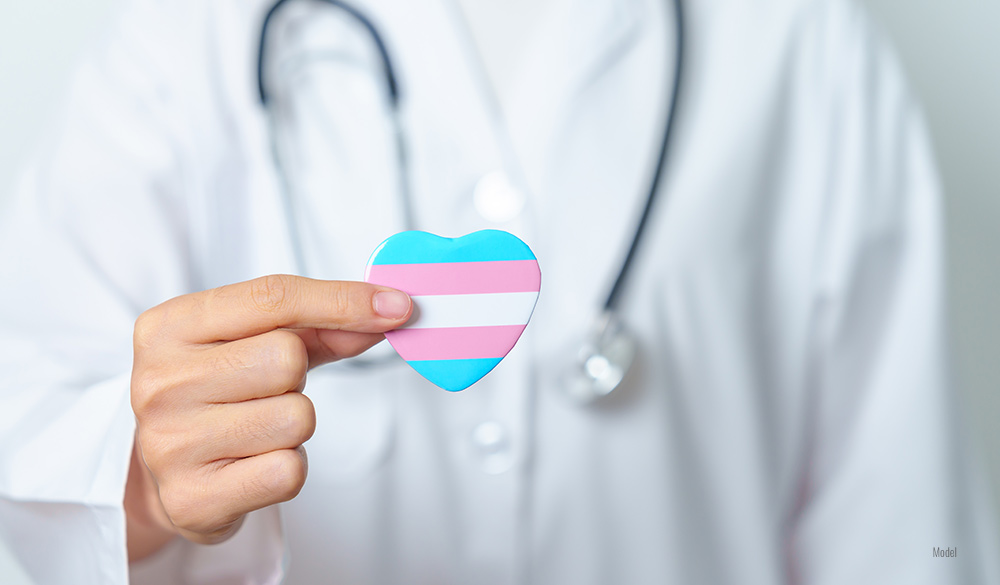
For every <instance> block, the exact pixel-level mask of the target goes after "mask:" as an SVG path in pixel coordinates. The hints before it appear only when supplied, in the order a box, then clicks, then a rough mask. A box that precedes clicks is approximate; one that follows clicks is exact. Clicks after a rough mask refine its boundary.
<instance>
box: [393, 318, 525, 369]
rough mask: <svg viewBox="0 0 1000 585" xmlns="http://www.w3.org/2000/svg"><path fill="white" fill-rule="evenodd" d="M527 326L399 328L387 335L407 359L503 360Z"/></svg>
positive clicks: (400, 353)
mask: <svg viewBox="0 0 1000 585" xmlns="http://www.w3.org/2000/svg"><path fill="white" fill-rule="evenodd" d="M524 327H525V326H524V325H493V326H489V327H438V328H435V329H397V330H395V331H390V332H388V333H386V334H385V337H386V339H388V340H389V343H391V344H392V346H393V347H394V348H396V351H397V352H399V355H400V356H402V357H403V359H404V360H408V361H410V360H471V359H480V358H502V357H504V356H506V355H507V352H509V351H510V349H511V348H512V347H514V344H515V343H517V340H518V338H519V337H521V332H522V331H524Z"/></svg>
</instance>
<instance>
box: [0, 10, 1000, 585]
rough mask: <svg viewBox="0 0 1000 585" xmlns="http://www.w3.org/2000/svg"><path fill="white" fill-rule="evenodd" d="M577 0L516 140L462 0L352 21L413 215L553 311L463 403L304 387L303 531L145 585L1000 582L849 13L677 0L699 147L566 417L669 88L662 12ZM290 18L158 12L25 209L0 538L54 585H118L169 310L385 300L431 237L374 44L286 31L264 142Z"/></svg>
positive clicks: (528, 70) (348, 34) (13, 302)
mask: <svg viewBox="0 0 1000 585" xmlns="http://www.w3.org/2000/svg"><path fill="white" fill-rule="evenodd" d="M576 4H577V3H571V2H569V1H568V0H554V1H553V3H552V9H551V14H552V18H551V19H549V20H547V21H546V24H545V27H544V30H545V31H546V34H545V35H540V36H539V37H538V42H537V44H536V46H535V47H534V49H533V50H532V53H531V56H532V58H531V59H529V60H526V61H525V63H524V67H523V69H522V70H521V71H520V73H519V75H518V77H517V79H516V81H514V82H513V83H512V84H511V87H510V88H509V92H510V93H509V96H510V97H509V100H508V101H507V102H506V103H505V110H506V114H507V116H506V128H501V127H499V125H498V117H497V116H496V111H495V109H491V106H490V104H489V99H490V98H489V96H488V94H487V92H486V90H485V88H484V87H483V84H482V83H481V77H482V76H481V75H477V74H476V69H475V66H474V63H473V62H471V61H470V60H469V59H468V58H467V56H468V53H469V51H470V47H469V46H468V44H467V43H466V41H464V40H463V39H464V38H465V37H464V35H462V34H461V33H460V32H459V26H460V25H459V23H456V21H455V19H454V14H453V11H452V10H451V8H449V5H448V4H447V2H446V1H445V0H421V1H416V0H386V1H384V2H374V1H372V2H363V3H360V5H361V6H362V7H364V8H365V9H366V11H367V12H369V13H371V14H372V15H373V17H374V19H375V21H376V23H377V25H378V26H379V29H380V30H381V31H382V32H383V34H384V35H385V37H386V40H387V43H388V45H389V50H390V51H391V52H392V54H393V56H394V57H395V58H396V61H397V66H398V68H399V73H400V84H401V88H402V90H403V91H404V92H405V93H404V103H403V123H404V126H405V128H406V136H407V138H408V143H407V150H408V153H409V158H410V161H411V165H412V170H413V171H412V179H413V181H412V185H411V190H412V193H413V202H414V208H415V211H416V221H417V227H419V228H420V229H424V230H427V231H431V232H435V233H439V234H441V235H460V234H463V233H467V232H470V231H474V230H476V229H481V228H486V227H498V228H501V229H506V230H508V231H511V232H513V233H515V234H516V235H518V236H519V237H520V238H522V239H523V240H524V241H526V242H527V243H528V244H529V245H530V246H531V247H532V249H533V250H534V251H535V252H536V254H537V256H538V259H539V263H540V265H541V268H542V273H543V281H544V286H543V290H542V293H541V295H540V297H539V300H538V305H537V307H536V309H535V314H534V317H533V319H532V322H531V324H530V325H529V326H528V328H527V330H526V331H525V334H524V337H523V338H522V340H521V342H520V343H519V344H518V345H517V346H516V347H515V348H514V350H513V351H512V352H511V354H510V355H509V356H508V358H507V359H506V360H504V362H503V363H501V365H500V366H498V367H497V368H496V369H495V370H494V371H493V372H492V373H491V374H490V375H489V376H487V377H486V378H485V379H484V380H483V381H481V382H480V383H478V384H477V385H475V386H474V387H473V388H471V389H469V390H467V391H464V392H461V393H457V394H452V393H446V392H443V391H441V390H439V389H437V388H435V387H433V386H431V385H430V384H428V383H426V382H424V381H422V379H420V378H419V376H417V375H416V374H415V373H413V372H412V371H411V370H409V369H408V368H407V367H406V366H405V365H403V364H401V362H400V360H398V359H397V360H393V361H392V362H391V363H388V364H383V365H382V366H380V367H379V368H377V369H371V370H363V369H350V368H343V367H339V368H338V367H332V368H325V369H321V370H318V371H316V372H313V373H312V374H310V380H309V384H308V388H307V394H308V395H309V396H310V397H311V398H312V400H313V401H314V403H315V405H316V411H317V418H318V428H317V432H316V434H315V436H314V437H313V439H312V440H310V441H309V443H308V444H307V448H308V450H309V453H310V477H309V479H308V482H307V484H306V486H305V488H304V489H303V490H302V492H301V494H300V495H299V497H298V498H296V499H295V500H294V501H292V502H290V503H289V504H287V505H284V506H282V508H281V515H282V519H281V522H279V521H278V516H277V510H274V509H269V510H264V511H262V512H260V513H258V514H254V515H253V517H252V518H251V519H249V520H248V522H247V523H246V525H245V526H244V527H243V528H242V529H241V530H240V532H239V534H238V535H237V536H236V537H235V538H233V539H232V540H231V541H229V542H227V543H225V544H223V545H220V546H217V547H199V546H196V545H192V544H188V543H186V542H181V541H178V542H176V543H174V544H172V545H171V546H170V547H168V549H166V550H165V551H163V553H162V554H161V555H160V556H159V557H158V558H155V559H153V560H152V561H150V563H148V564H146V565H145V566H142V567H136V568H135V569H134V571H133V573H134V582H135V583H276V582H278V581H279V580H280V579H281V576H282V573H283V571H284V570H285V569H284V567H285V566H286V565H287V578H286V582H287V583H289V584H291V585H299V584H314V583H318V582H322V583H397V582H398V583H425V582H426V583H431V582H433V583H438V584H447V583H481V584H493V583H498V584H511V583H575V584H580V585H587V584H597V583H720V584H721V583H738V584H772V583H773V584H778V583H804V584H810V585H825V584H829V585H842V584H844V583H907V584H915V585H922V584H926V585H931V584H933V585H942V584H959V583H969V584H972V583H997V582H1000V576H998V569H997V562H996V561H997V559H996V551H997V550H998V546H997V541H996V539H995V537H994V534H993V531H992V526H991V522H990V519H991V518H992V512H991V511H990V510H989V509H988V508H987V507H986V505H985V503H984V501H985V500H984V498H983V491H982V487H983V486H982V485H981V483H980V482H979V480H978V479H977V475H976V473H975V471H974V469H975V466H974V465H973V464H972V462H971V461H970V460H969V458H968V457H967V455H966V449H965V446H964V437H963V436H962V423H961V418H960V416H959V413H958V412H957V410H956V408H955V405H954V398H955V397H954V396H953V392H952V390H951V387H950V384H949V381H948V371H947V361H946V356H945V341H944V340H945V330H944V323H943V322H942V311H941V307H942V297H941V278H942V274H941V253H940V245H941V235H940V233H939V223H940V210H939V208H938V186H937V179H936V177H935V174H934V169H933V163H932V161H931V158H930V154H929V152H930V149H929V146H928V142H927V137H926V135H925V131H924V129H923V125H922V122H921V117H920V114H919V112H918V110H917V107H916V106H915V104H914V103H913V101H912V98H911V96H910V94H909V93H908V91H907V90H906V88H905V85H904V82H903V80H902V79H901V76H900V73H899V70H898V67H897V65H896V64H895V62H894V60H893V59H892V58H891V56H890V55H889V53H888V52H887V51H886V49H885V48H884V47H883V46H882V45H881V43H880V42H879V40H878V38H877V35H876V34H875V33H873V31H872V30H871V28H870V26H869V25H868V23H867V22H866V20H865V18H864V17H863V16H862V15H861V14H860V13H859V11H858V9H857V8H856V7H855V6H854V5H853V4H851V3H849V2H846V1H843V0H758V1H754V2H747V1H744V0H706V1H699V2H687V3H686V5H687V12H688V21H687V32H688V35H687V38H688V55H687V57H688V61H687V70H686V76H685V81H684V86H683V92H682V97H681V99H682V101H681V103H680V106H679V108H680V109H679V112H678V115H679V118H678V128H677V131H678V134H677V136H676V138H677V139H676V141H675V143H674V144H673V149H672V154H671V158H670V161H669V165H668V170H667V175H666V177H665V182H664V185H663V191H662V192H661V198H660V200H659V201H658V202H657V205H656V208H655V211H654V214H653V216H652V218H651V221H650V224H649V232H648V234H647V237H646V239H645V241H644V242H643V244H642V248H641V249H640V252H639V255H638V256H637V258H636V265H635V271H634V272H633V274H632V275H631V277H630V279H629V283H628V290H627V293H626V295H625V297H624V298H623V304H622V317H623V319H624V321H625V322H626V323H627V324H628V325H629V327H630V328H631V329H632V330H633V331H634V332H635V334H636V335H637V337H638V339H639V342H640V355H639V358H638V361H637V364H636V366H635V368H634V369H633V371H631V372H630V374H629V376H628V377H627V379H626V380H625V383H624V386H623V387H622V388H620V389H619V390H618V391H616V393H615V394H613V395H612V396H610V397H609V398H608V399H606V400H604V401H602V402H600V403H597V404H595V405H593V406H591V407H580V406H578V405H575V404H573V403H571V402H569V401H567V400H564V399H563V398H562V397H561V396H560V395H559V394H558V392H557V388H558V384H559V381H560V379H561V378H560V373H561V372H562V371H563V368H564V366H565V364H566V362H567V360H569V359H571V357H572V355H573V353H574V350H575V349H576V348H577V346H578V344H579V342H580V340H581V338H582V335H583V333H584V331H585V330H586V329H587V327H588V326H589V324H590V323H589V322H590V319H591V318H592V316H593V315H594V314H595V313H596V310H597V308H598V306H599V304H600V302H601V300H602V299H603V296H604V295H605V294H606V292H607V288H608V287H609V286H610V281H611V279H612V278H613V277H614V276H615V275H616V273H617V271H618V267H619V265H620V261H621V258H622V256H623V254H624V251H625V249H626V247H627V245H628V242H629V240H630V238H631V235H632V233H633V228H634V225H635V221H636V218H637V216H638V212H639V210H640V208H641V206H642V204H643V202H644V199H645V194H646V188H647V185H648V183H649V178H650V173H651V170H652V167H653V163H654V159H655V151H656V146H657V144H658V141H659V139H660V136H661V131H662V117H663V111H664V109H665V100H666V96H667V95H669V87H668V83H667V79H669V77H670V75H669V73H670V71H671V67H672V63H673V55H672V53H671V50H670V49H669V47H670V46H671V42H670V39H671V37H670V33H669V27H668V23H669V20H668V16H667V12H666V7H665V6H664V4H663V3H662V2H654V1H652V0H595V1H594V2H592V3H590V4H589V5H588V6H587V7H586V9H579V8H574V7H575V6H576ZM266 8H267V3H265V2H259V1H258V2H247V1H246V0H172V1H169V2H168V1H165V0H137V1H136V2H135V3H134V4H133V5H132V6H131V8H130V9H129V10H128V12H127V13H126V15H125V16H124V17H123V21H122V23H121V26H120V29H119V30H120V32H119V34H118V36H116V37H115V38H113V39H110V40H109V42H108V44H107V46H106V47H105V49H104V50H103V51H102V52H101V53H100V54H99V55H96V56H95V57H94V58H93V59H92V60H91V61H90V62H89V64H88V65H87V66H85V67H84V68H83V69H82V70H81V72H80V74H79V76H78V78H77V80H76V83H75V85H74V88H73V91H72V95H71V96H70V101H69V104H70V105H69V109H68V111H67V113H66V115H65V116H64V119H63V120H62V122H61V124H60V128H61V130H60V132H59V134H58V137H57V139H56V140H55V141H54V142H53V144H52V147H51V149H50V151H49V153H48V155H47V156H46V157H44V158H42V159H41V162H39V164H38V165H36V166H35V167H34V169H33V171H32V172H31V173H30V175H29V178H28V179H27V180H26V181H25V182H24V184H23V186H22V188H21V189H20V191H19V193H18V196H17V198H16V199H15V202H14V204H13V206H12V207H11V208H10V209H7V210H5V211H4V212H3V214H2V215H0V220H2V222H3V225H2V227H0V249H2V250H3V254H2V256H0V275H3V282H4V287H3V289H2V294H3V303H0V349H2V350H3V351H0V355H2V356H3V357H2V358H0V360H2V361H0V369H2V371H3V372H4V375H3V376H2V377H0V538H2V539H3V542H4V544H5V545H6V546H7V547H8V548H9V549H10V550H11V551H12V552H13V553H14V554H15V555H16V556H17V557H18V558H19V560H20V562H21V564H22V565H23V566H24V567H25V569H26V570H27V571H28V573H29V574H30V575H31V576H32V578H33V579H34V580H35V581H36V582H38V583H39V584H40V585H42V584H44V585H47V584H56V583H60V584H61V583H75V584H81V585H91V584H93V585H97V584H101V585H118V584H123V583H126V582H128V579H129V575H128V568H127V563H126V560H125V559H126V556H125V555H126V551H125V535H124V516H123V513H122V510H121V508H120V502H121V499H122V493H123V486H124V482H125V477H126V472H127V466H128V461H129V458H128V454H129V452H130V449H131V441H132V433H133V423H132V421H131V417H130V413H129V411H128V408H127V405H128V373H129V369H130V357H129V356H130V353H129V352H130V348H131V344H130V334H131V328H132V322H133V320H134V318H135V317H136V316H137V315H138V314H139V313H140V312H141V311H142V310H144V309H146V308H148V307H150V306H153V305H155V304H157V303H159V302H161V301H163V300H165V299H167V298H170V297H172V296H175V295H178V294H182V293H185V292H189V291H194V290H200V289H204V288H208V287H212V286H216V285H220V284H224V283H228V282H233V281H239V280H245V279H248V278H251V277H254V276H258V275H262V274H268V273H276V272H301V273H306V274H308V275H310V276H315V277H322V278H347V279H357V278H359V277H360V275H361V274H362V273H363V269H364V265H365V262H366V260H367V258H368V255H369V254H370V253H371V251H372V250H373V249H374V248H375V246H377V245H378V243H379V242H381V241H382V240H383V239H384V238H385V237H387V236H388V235H390V234H391V233H394V232H396V231H399V230H400V229H403V227H404V225H403V223H402V214H401V212H400V205H399V204H398V198H397V193H398V190H397V186H398V179H399V176H398V170H397V169H396V166H395V158H394V154H393V151H392V140H391V136H392V124H391V122H390V121H389V120H388V119H387V118H386V116H385V103H384V98H383V96H384V87H383V82H382V78H381V75H380V74H378V72H377V67H376V66H375V64H374V61H373V58H372V52H371V46H370V41H369V40H368V39H367V38H366V37H365V36H364V35H363V34H360V33H358V32H357V30H356V27H353V26H351V25H350V24H349V23H348V22H347V21H345V20H344V19H343V18H341V17H339V16H338V15H336V14H334V13H331V12H329V11H327V10H326V9H319V8H316V7H315V6H312V5H306V4H303V5H299V6H294V7H291V8H290V10H289V13H288V14H287V15H285V16H282V17H281V18H279V19H278V21H277V22H276V26H275V31H274V36H273V37H272V39H271V40H272V48H273V50H272V51H270V52H269V58H268V64H267V71H268V78H269V79H270V80H271V81H272V83H271V85H272V91H273V95H272V97H273V98H274V102H273V104H274V107H273V114H274V116H273V120H272V121H273V122H274V124H273V132H272V126H271V125H270V124H269V120H268V118H267V117H266V116H265V115H264V113H263V111H262V110H261V108H260V107H259V104H258V103H257V101H256V96H255V93H254V88H255V79H254V77H253V74H254V71H253V64H254V60H255V57H254V55H255V51H256V47H257V33H258V29H259V23H260V18H261V16H262V14H263V11H264V10H265V9H266ZM318 12H322V15H320V14H318ZM272 138H273V139H274V140H275V142H276V143H277V145H278V149H279V152H280V153H281V156H280V160H281V163H282V166H283V167H284V168H285V170H286V171H287V176H288V186H289V187H290V192H291V195H292V196H291V198H290V200H288V201H286V200H285V199H283V197H282V189H281V187H282V183H281V180H280V179H279V175H278V174H277V173H276V171H275V166H274V164H273V159H272V156H271V144H270V141H271V139H272ZM514 164H516V165H518V166H520V167H521V168H520V169H513V168H511V166H512V165H514ZM497 169H504V170H505V171H507V172H508V175H510V176H512V177H517V179H516V180H517V181H519V182H521V183H523V185H520V187H523V188H524V191H525V193H527V194H528V201H527V203H526V205H525V208H524V210H523V211H522V212H521V213H520V214H519V215H518V216H517V217H515V218H514V219H512V220H511V221H509V222H506V223H502V224H491V223H489V222H487V221H486V220H484V219H482V218H481V217H479V216H478V215H477V213H476V211H475V205H474V202H473V197H472V190H473V187H474V186H475V184H476V182H477V181H478V180H479V179H480V178H481V177H482V176H484V175H486V174H488V173H490V172H494V171H496V170H497ZM286 218H290V219H291V222H289V221H286ZM290 224H294V225H295V229H294V233H293V232H292V230H291V228H290V227H289V226H290ZM296 250H299V252H298V253H296ZM487 421H492V422H495V423H496V425H491V426H490V427H489V428H491V429H493V430H494V431H496V432H494V433H493V434H494V439H493V440H491V441H487V442H484V441H483V440H482V438H481V437H479V436H478V435H477V434H476V433H474V432H473V431H474V429H475V428H477V426H478V425H480V424H481V423H483V422H487ZM499 431H502V432H499ZM477 437H478V438H477ZM497 449H502V450H503V451H504V457H505V458H509V461H511V464H510V467H509V468H508V469H506V470H505V471H502V472H500V473H496V471H497V469H498V468H497V467H496V466H494V465H491V464H488V463H489V461H495V460H496V450H497ZM505 460H507V459H505ZM487 471H489V473H487ZM281 525H283V526H284V530H283V531H282V529H281V528H279V526H281ZM282 539H283V541H282ZM282 543H283V546H282ZM935 546H939V547H957V549H958V553H959V556H958V557H957V558H956V559H940V558H933V557H932V554H931V550H932V548H933V547H935ZM286 555H287V558H286Z"/></svg>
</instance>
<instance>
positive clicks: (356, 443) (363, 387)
mask: <svg viewBox="0 0 1000 585" xmlns="http://www.w3.org/2000/svg"><path fill="white" fill-rule="evenodd" d="M378 349H381V348H378ZM390 349H391V348H390ZM401 366H402V367H401ZM403 370H405V366H403V363H402V361H401V360H398V359H396V360H394V361H392V362H391V363H389V364H387V365H386V364H383V363H381V362H380V363H379V364H377V365H371V366H350V365H347V364H332V365H330V366H325V367H323V368H320V369H318V370H314V371H313V372H311V373H310V374H309V380H308V383H307V385H306V394H307V395H308V396H309V398H310V399H311V400H312V401H313V404H314V405H315V407H316V432H315V434H314V435H313V437H312V438H311V439H310V440H309V441H308V442H306V445H305V446H306V451H307V452H308V455H309V481H310V482H318V483H323V484H338V483H344V482H350V481H354V480H358V479H361V478H363V477H364V476H366V475H367V474H368V473H370V472H371V471H373V470H374V469H376V468H377V467H378V466H379V465H380V464H381V463H382V462H384V461H385V459H386V458H387V457H388V455H389V452H390V450H391V447H392V441H393V435H394V433H393V429H394V427H395V412H394V401H393V400H392V388H394V387H395V386H397V385H398V384H399V376H400V372H401V371H403Z"/></svg>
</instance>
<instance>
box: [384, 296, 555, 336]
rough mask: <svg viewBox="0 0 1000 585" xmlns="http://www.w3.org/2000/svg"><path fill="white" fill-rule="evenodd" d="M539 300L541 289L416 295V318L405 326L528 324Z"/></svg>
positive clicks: (414, 305) (414, 306)
mask: <svg viewBox="0 0 1000 585" xmlns="http://www.w3.org/2000/svg"><path fill="white" fill-rule="evenodd" d="M536 300H538V293H537V292H518V293H492V294H482V295H427V296H415V297H413V317H411V318H410V320H409V321H407V323H406V325H404V326H403V328H404V329H429V328H431V327H486V326H489V325H524V324H525V323H527V322H528V319H529V318H530V317H531V311H533V310H534V308H535V301H536Z"/></svg>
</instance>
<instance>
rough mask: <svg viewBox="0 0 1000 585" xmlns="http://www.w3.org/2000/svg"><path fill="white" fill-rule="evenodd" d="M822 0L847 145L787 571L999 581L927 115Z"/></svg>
mask: <svg viewBox="0 0 1000 585" xmlns="http://www.w3.org/2000/svg"><path fill="white" fill-rule="evenodd" d="M817 4H819V5H822V6H824V7H825V8H824V9H823V15H822V18H819V19H816V21H815V22H816V26H815V27H814V28H813V29H812V30H810V31H809V32H808V34H807V35H805V36H808V37H809V39H810V40H809V41H807V42H806V43H805V44H806V45H807V46H808V47H812V49H815V51H812V49H809V50H807V51H806V52H807V53H809V52H810V51H812V53H811V54H812V55H815V56H818V58H817V60H816V61H815V62H813V63H811V65H813V66H816V67H825V68H826V69H824V71H826V72H827V73H825V74H826V75H828V76H829V80H830V81H829V83H830V85H829V86H828V87H827V88H825V89H826V90H827V92H826V93H827V95H831V96H835V99H834V100H833V101H832V103H831V102H825V103H827V104H829V107H830V108H831V110H830V114H831V115H830V116H829V117H830V119H831V124H832V125H833V126H836V127H835V128H832V129H831V132H830V135H831V136H837V137H838V139H839V142H838V143H837V146H836V148H837V151H836V153H835V155H834V156H833V157H832V158H833V161H834V166H833V168H832V172H831V175H830V179H829V192H828V197H829V201H828V204H827V210H828V214H827V218H826V220H827V224H826V231H825V233H824V234H822V237H823V239H824V251H823V254H822V258H820V260H819V262H818V267H817V275H818V276H817V283H818V285H817V289H818V293H817V302H816V316H817V318H816V327H815V330H816V337H815V339H816V347H815V350H816V351H815V353H814V358H815V363H814V365H815V368H814V372H815V377H814V384H813V387H812V388H811V391H812V392H813V393H814V399H815V402H814V409H813V414H814V416H813V417H812V420H811V425H812V428H811V430H810V433H811V436H812V441H813V442H812V444H811V445H810V448H809V457H808V465H807V467H808V469H807V473H806V476H805V480H804V482H803V485H802V499H801V508H800V511H799V514H798V517H797V519H796V521H795V526H794V529H793V531H792V537H791V542H790V549H791V555H790V556H791V559H792V563H793V565H794V566H793V567H792V569H793V573H794V576H795V579H793V582H796V583H804V584H805V583H807V584H811V585H821V584H822V585H826V584H829V585H835V584H844V583H907V584H909V585H921V584H926V585H948V584H960V583H961V584H966V583H967V584H970V585H971V584H973V583H977V584H978V583H998V582H1000V575H998V572H997V564H996V551H997V550H998V548H997V541H996V537H995V534H994V532H993V526H992V524H993V518H994V513H993V511H992V510H991V509H990V507H989V506H988V505H987V498H986V497H985V493H986V491H985V489H984V485H983V482H982V481H981V477H980V474H979V473H978V470H977V467H976V465H975V464H974V463H973V461H972V458H971V457H969V455H968V453H969V449H968V444H967V435H968V431H967V428H966V426H965V423H963V420H962V416H961V413H960V409H959V408H958V402H959V401H958V395H957V392H956V390H955V389H954V387H953V384H952V383H951V382H952V380H951V377H950V375H949V367H948V365H949V364H948V358H947V349H948V343H947V339H948V336H947V331H946V326H945V318H944V295H943V282H944V274H943V270H942V236H941V225H940V224H941V217H942V211H941V208H940V205H941V203H940V201H939V184H938V179H937V176H936V174H935V170H934V163H933V160H932V155H931V149H930V146H929V140H928V137H927V134H926V131H925V128H924V126H923V122H922V117H921V114H920V112H919V111H918V108H917V106H916V105H915V103H914V101H913V99H912V97H911V95H910V93H909V92H908V91H907V89H906V87H905V83H904V81H903V79H902V75H901V73H900V71H899V67H898V65H897V63H896V62H895V60H894V58H893V56H892V55H891V53H890V52H889V51H887V50H886V48H885V47H884V46H883V45H881V44H880V43H879V41H878V38H877V36H878V35H876V34H874V32H873V30H872V27H871V26H870V24H869V23H868V22H867V21H866V19H865V17H864V15H863V14H862V13H861V12H860V10H858V9H857V8H856V7H855V6H854V5H853V4H849V3H847V2H825V3H817ZM935 548H938V549H940V550H947V549H953V550H954V551H956V552H957V556H956V557H954V558H950V557H936V556H934V555H935Z"/></svg>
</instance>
